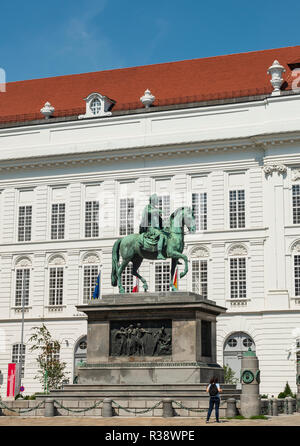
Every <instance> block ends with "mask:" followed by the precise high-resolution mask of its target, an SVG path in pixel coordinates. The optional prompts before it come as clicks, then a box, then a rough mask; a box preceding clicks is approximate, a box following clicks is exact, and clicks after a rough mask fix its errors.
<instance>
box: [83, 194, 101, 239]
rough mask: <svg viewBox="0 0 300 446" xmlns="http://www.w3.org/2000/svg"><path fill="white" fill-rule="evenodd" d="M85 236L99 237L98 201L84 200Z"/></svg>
mask: <svg viewBox="0 0 300 446" xmlns="http://www.w3.org/2000/svg"><path fill="white" fill-rule="evenodd" d="M85 236H86V237H99V201H86V202H85Z"/></svg>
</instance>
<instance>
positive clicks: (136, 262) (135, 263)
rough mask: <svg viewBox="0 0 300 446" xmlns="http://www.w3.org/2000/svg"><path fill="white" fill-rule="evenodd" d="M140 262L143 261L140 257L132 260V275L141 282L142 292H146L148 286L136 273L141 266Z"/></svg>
mask: <svg viewBox="0 0 300 446" xmlns="http://www.w3.org/2000/svg"><path fill="white" fill-rule="evenodd" d="M142 261H143V259H142V257H140V256H135V257H134V259H133V261H132V274H133V275H134V276H135V277H137V278H138V279H140V280H141V281H142V283H143V288H144V291H145V292H146V291H147V290H148V284H147V282H146V280H145V279H144V277H142V276H141V275H140V274H139V273H138V269H139V267H140V266H141V263H142Z"/></svg>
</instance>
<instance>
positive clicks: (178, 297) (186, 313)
mask: <svg viewBox="0 0 300 446" xmlns="http://www.w3.org/2000/svg"><path fill="white" fill-rule="evenodd" d="M77 308H78V310H79V311H81V312H84V313H86V314H87V316H88V335H87V345H88V348H87V364H86V366H85V367H79V368H78V384H79V385H80V386H84V385H101V386H106V387H107V388H108V387H111V388H112V387H113V386H123V387H124V389H125V387H126V386H129V387H130V386H132V385H134V386H136V387H138V386H145V385H147V386H150V388H151V386H152V387H153V386H157V385H164V386H168V385H169V386H170V385H173V386H174V385H175V386H176V385H183V384H199V383H207V382H208V381H209V379H210V378H211V377H212V376H217V377H218V378H219V381H220V382H223V381H224V374H223V368H221V367H220V366H219V365H218V364H217V363H216V317H217V316H218V314H220V313H223V312H225V311H226V309H225V308H223V307H219V306H217V305H215V303H214V302H212V301H209V300H205V299H202V297H201V296H200V295H197V294H194V293H188V292H187V293H184V292H182V293H181V292H176V293H174V292H173V293H172V292H165V293H147V294H145V293H136V294H123V295H121V294H118V295H107V296H103V298H102V299H101V300H94V301H91V302H90V303H89V305H84V306H78V307H77Z"/></svg>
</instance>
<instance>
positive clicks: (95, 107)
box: [90, 98, 101, 116]
mask: <svg viewBox="0 0 300 446" xmlns="http://www.w3.org/2000/svg"><path fill="white" fill-rule="evenodd" d="M90 108H91V111H92V113H93V115H95V116H96V115H99V113H100V111H101V102H100V101H99V99H98V98H95V99H93V100H92V102H91V105H90Z"/></svg>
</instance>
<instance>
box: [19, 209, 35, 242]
mask: <svg viewBox="0 0 300 446" xmlns="http://www.w3.org/2000/svg"><path fill="white" fill-rule="evenodd" d="M31 223H32V206H19V227H18V241H19V242H28V241H30V240H31Z"/></svg>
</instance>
